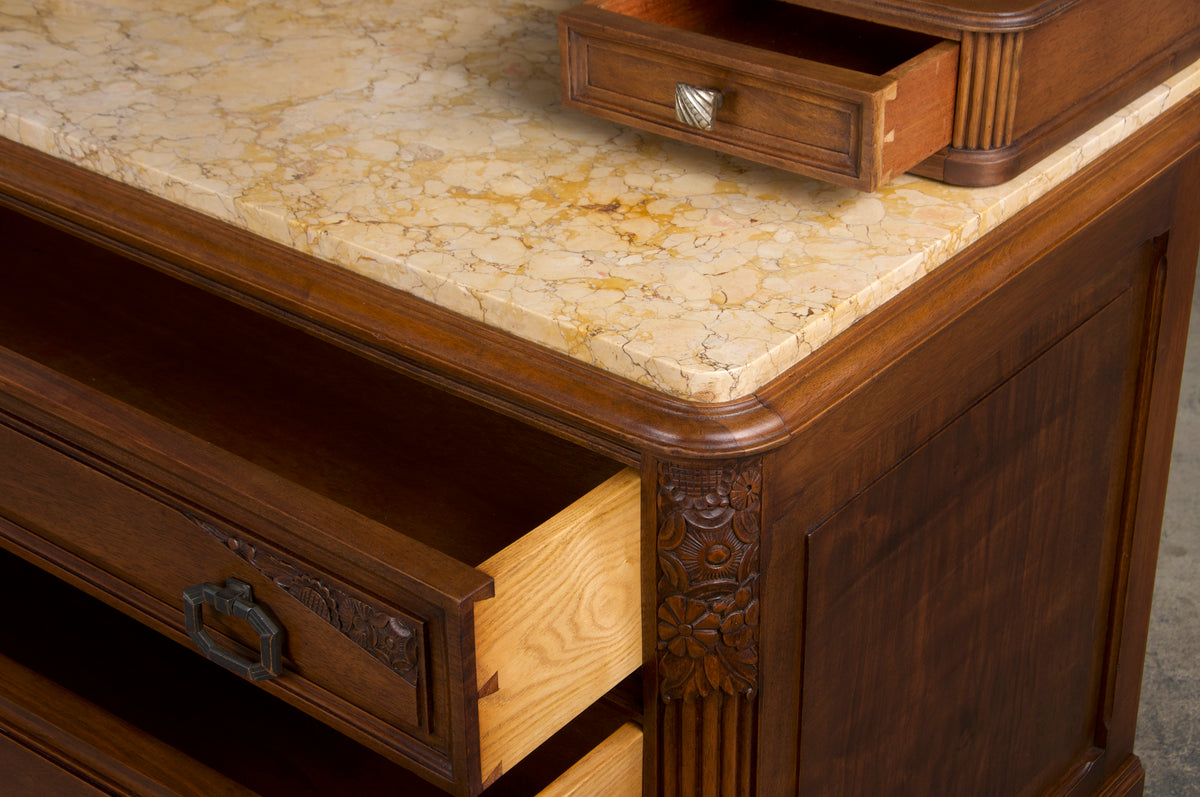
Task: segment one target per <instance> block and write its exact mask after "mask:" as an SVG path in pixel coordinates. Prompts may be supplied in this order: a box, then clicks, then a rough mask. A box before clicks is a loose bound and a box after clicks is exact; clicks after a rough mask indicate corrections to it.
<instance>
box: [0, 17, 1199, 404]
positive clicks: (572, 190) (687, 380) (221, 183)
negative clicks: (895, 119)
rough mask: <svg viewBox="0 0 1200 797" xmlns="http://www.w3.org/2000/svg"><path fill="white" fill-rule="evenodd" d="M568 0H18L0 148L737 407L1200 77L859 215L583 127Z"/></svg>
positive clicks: (747, 169)
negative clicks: (571, 94)
mask: <svg viewBox="0 0 1200 797" xmlns="http://www.w3.org/2000/svg"><path fill="white" fill-rule="evenodd" d="M1006 1H1007V0H1006ZM570 2H571V0H526V1H524V2H522V1H521V0H489V1H488V2H482V3H481V2H477V1H476V0H471V2H467V0H322V1H321V2H315V3H314V2H299V0H268V1H267V2H259V3H214V2H209V1H208V0H164V2H159V3H153V4H147V3H144V2H141V0H106V2H103V3H101V2H89V0H72V2H70V3H62V2H55V1H54V0H9V1H6V2H2V3H0V135H2V136H4V137H6V138H8V139H11V140H14V141H17V142H19V143H22V144H25V145H28V146H30V147H32V148H34V149H38V150H41V151H43V152H46V153H48V154H50V155H53V156H56V157H58V158H61V159H64V160H66V161H70V162H73V163H76V164H78V165H80V166H83V167H85V168H88V169H91V170H94V171H96V172H99V173H102V174H104V175H107V176H109V177H111V178H114V179H116V180H119V181H121V182H123V183H126V184H128V185H131V186H134V187H136V188H139V189H142V190H145V191H147V192H150V193H152V194H156V195H159V196H161V197H164V198H166V199H168V200H170V201H172V202H175V203H178V204H180V205H184V206H187V207H189V208H192V209H195V210H199V211H201V212H204V213H207V214H209V215H212V216H214V217H217V218H219V219H221V220H223V221H225V222H228V223H229V224H231V225H235V226H237V227H241V228H244V229H248V230H250V231H252V232H255V233H258V234H260V235H263V236H265V237H267V238H270V239H273V240H275V241H278V242H280V243H283V244H285V245H287V246H290V247H293V248H295V249H297V250H300V251H302V252H305V253H310V254H311V255H313V256H314V257H316V258H319V259H321V260H324V261H327V262H329V263H332V264H334V265H336V266H338V267H341V268H345V269H349V270H351V271H354V272H358V273H360V274H362V275H365V276H366V277H368V278H370V279H373V280H377V281H379V282H382V283H385V284H387V285H389V286H392V287H394V288H396V289H398V290H401V291H405V292H408V293H411V294H414V295H416V296H418V297H421V298H424V299H427V300H429V301H431V302H433V303H435V304H438V305H441V306H442V307H445V308H447V309H450V310H453V311H455V312H458V313H461V314H463V315H466V316H468V317H470V318H472V319H476V320H478V321H481V322H483V323H485V324H489V325H492V326H494V327H498V328H501V329H504V330H506V331H508V332H511V333H512V334H514V335H517V336H519V337H521V338H524V339H526V340H529V341H532V342H534V343H538V344H542V345H545V346H547V347H549V348H551V349H553V350H557V351H560V352H563V353H565V354H567V355H569V356H571V357H574V358H576V359H579V360H582V361H584V362H588V363H591V364H593V365H595V366H597V367H599V368H602V369H604V370H606V371H609V372H611V373H614V374H617V375H619V376H623V377H627V378H629V379H632V380H635V381H636V382H638V383H641V384H643V385H646V386H649V387H651V388H652V389H655V390H658V391H661V392H663V393H666V394H669V395H672V396H676V397H682V398H686V399H692V400H696V401H703V402H720V401H725V400H730V399H734V398H739V397H742V396H745V395H748V394H750V393H752V392H754V391H755V390H756V389H758V388H759V387H761V386H762V385H763V384H765V383H766V382H768V381H769V380H771V379H772V378H774V377H776V376H778V375H779V374H781V373H782V372H783V371H785V370H786V369H787V368H789V367H790V366H792V365H794V364H795V363H797V362H798V361H799V360H801V359H802V358H803V357H805V356H806V355H808V354H809V353H811V352H812V351H813V350H815V349H816V348H817V347H819V346H821V345H822V344H824V343H826V342H827V341H829V340H830V339H831V338H833V337H834V336H835V335H837V334H838V333H839V332H840V331H842V330H844V329H845V328H847V327H848V326H849V325H850V324H852V323H853V322H854V321H855V320H857V319H858V318H861V317H862V316H863V315H865V314H867V313H869V312H871V311H872V310H873V309H874V308H876V307H878V306H879V305H880V304H882V303H883V302H885V301H887V300H888V299H889V298H891V297H892V296H894V295H895V294H896V293H898V292H899V291H901V290H903V289H904V288H905V287H907V286H908V285H910V284H912V283H913V282H914V281H916V280H917V279H919V278H920V277H921V276H922V275H923V274H925V273H927V272H928V271H930V270H931V269H933V268H936V267H937V266H938V265H940V264H941V263H943V262H944V261H946V260H947V259H948V258H949V257H951V256H952V255H954V254H955V253H956V252H958V251H960V250H962V249H963V248H965V247H966V246H968V245H969V244H970V243H971V242H972V241H974V240H976V239H978V238H979V237H980V236H981V235H983V234H984V233H986V232H987V231H988V230H990V229H993V228H994V227H996V226H997V225H999V224H1000V223H1001V222H1003V221H1004V220H1005V219H1007V218H1009V217H1011V216H1012V215H1013V214H1015V213H1016V212H1018V211H1019V210H1020V209H1021V208H1023V207H1025V206H1027V205H1028V204H1029V203H1031V202H1032V201H1034V200H1035V199H1036V198H1037V197H1039V196H1041V195H1043V194H1044V193H1045V192H1046V191H1048V190H1050V189H1051V188H1052V187H1053V186H1054V185H1056V184H1058V183H1060V182H1061V181H1062V180H1064V179H1066V178H1067V177H1068V176H1069V175H1070V174H1072V173H1074V172H1075V171H1078V170H1079V169H1080V168H1082V166H1083V165H1085V164H1086V163H1088V162H1090V161H1091V160H1093V159H1095V158H1096V157H1097V156H1098V155H1099V154H1101V153H1102V152H1104V151H1105V150H1107V149H1108V148H1110V147H1111V146H1113V145H1114V144H1116V143H1117V142H1118V141H1120V140H1122V139H1123V138H1125V137H1127V136H1129V135H1130V134H1132V133H1133V132H1134V131H1135V130H1137V129H1138V128H1140V127H1141V126H1143V125H1145V124H1146V123H1147V122H1148V121H1150V120H1151V119H1152V118H1154V117H1155V116H1156V115H1158V114H1160V113H1161V112H1162V111H1164V110H1165V109H1166V108H1168V107H1170V106H1171V105H1173V104H1175V103H1177V102H1178V101H1179V100H1181V99H1182V98H1183V97H1185V96H1187V95H1188V94H1190V93H1191V92H1192V91H1194V90H1196V89H1197V88H1200V64H1198V65H1194V66H1193V67H1191V68H1189V69H1185V70H1184V71H1183V72H1181V73H1179V74H1177V75H1176V76H1175V78H1173V79H1172V80H1171V81H1169V82H1168V83H1166V84H1164V85H1162V86H1160V87H1158V88H1157V89H1156V90H1154V91H1153V92H1151V93H1150V94H1148V95H1146V96H1145V97H1143V98H1142V99H1141V100H1139V101H1138V102H1136V103H1134V104H1133V105H1131V106H1129V107H1128V108H1126V109H1125V110H1124V111H1122V112H1121V113H1120V114H1118V115H1116V116H1114V117H1112V118H1110V119H1109V120H1107V121H1106V122H1105V123H1103V124H1102V125H1100V126H1098V127H1097V128H1095V129H1093V130H1092V131H1091V132H1089V133H1088V134H1086V135H1085V136H1083V137H1081V138H1080V139H1078V140H1076V141H1075V142H1074V143H1072V144H1071V145H1069V146H1067V147H1065V148H1064V149H1062V150H1060V151H1059V152H1057V153H1055V154H1054V155H1053V156H1051V157H1050V158H1048V159H1047V160H1046V161H1044V162H1043V163H1042V164H1040V165H1039V166H1038V167H1035V168H1033V169H1030V170H1029V171H1028V172H1026V173H1025V174H1024V175H1022V176H1021V177H1020V178H1018V179H1017V180H1015V181H1013V182H1010V183H1007V184H1004V185H1001V186H996V187H993V188H987V189H962V188H954V187H949V186H946V185H942V184H938V183H934V182H930V181H927V180H923V179H919V178H915V177H908V176H906V177H902V178H900V179H898V180H896V181H895V182H894V183H892V184H891V185H889V186H887V187H886V188H884V189H882V190H881V191H879V192H877V193H875V194H861V193H858V192H855V191H852V190H847V189H840V188H836V187H833V186H830V185H827V184H823V183H820V182H816V181H813V180H809V179H805V178H800V177H796V176H794V175H789V174H786V173H783V172H780V171H776V170H773V169H771V168H769V167H759V166H754V165H752V164H749V163H746V162H743V161H739V160H736V159H733V158H728V157H725V156H721V155H717V154H714V153H711V152H708V151H705V150H701V149H698V148H693V147H690V146H687V145H683V144H675V143H672V142H669V141H666V140H664V139H660V138H657V137H655V136H652V135H643V134H640V133H635V132H631V131H629V130H626V129H622V128H620V127H617V126H615V125H612V124H609V123H607V122H603V121H599V120H596V119H591V118H588V117H585V116H583V115H581V114H578V113H575V112H571V111H566V110H564V109H563V108H562V107H561V104H560V102H559V88H558V49H557V41H556V30H555V18H556V15H557V13H558V12H559V11H561V10H562V9H563V8H565V7H566V6H567V4H569V3H570ZM956 2H958V3H959V4H961V5H964V6H975V5H981V4H983V0H956ZM1012 2H1014V3H1015V2H1016V0H1012Z"/></svg>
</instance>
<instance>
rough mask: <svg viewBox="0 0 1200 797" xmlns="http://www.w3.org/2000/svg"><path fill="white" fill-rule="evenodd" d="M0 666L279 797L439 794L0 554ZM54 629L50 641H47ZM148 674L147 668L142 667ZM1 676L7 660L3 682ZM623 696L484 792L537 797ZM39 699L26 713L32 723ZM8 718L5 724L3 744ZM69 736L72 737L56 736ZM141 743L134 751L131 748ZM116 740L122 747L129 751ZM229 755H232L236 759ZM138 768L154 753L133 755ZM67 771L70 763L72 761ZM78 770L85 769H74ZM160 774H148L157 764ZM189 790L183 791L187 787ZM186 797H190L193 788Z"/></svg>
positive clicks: (611, 720)
mask: <svg viewBox="0 0 1200 797" xmlns="http://www.w3.org/2000/svg"><path fill="white" fill-rule="evenodd" d="M0 584H2V585H3V586H2V587H0V594H2V595H3V596H4V599H5V600H6V602H7V603H8V605H10V606H36V607H37V610H36V611H11V612H7V613H6V616H5V621H4V622H3V623H0V657H7V658H8V659H9V660H11V661H12V662H15V664H16V666H18V667H20V668H23V669H26V670H31V671H33V672H36V673H38V675H39V676H40V678H42V679H48V680H49V681H51V682H53V683H54V684H56V685H57V687H58V688H60V689H65V690H67V691H69V692H70V693H71V694H73V695H75V696H76V698H77V699H78V701H79V703H78V707H79V711H80V715H79V717H78V720H79V727H80V728H81V729H84V730H87V728H88V725H89V721H90V720H91V717H93V716H97V715H103V716H104V717H105V718H106V725H107V726H108V727H111V726H112V725H114V724H127V725H128V726H131V727H132V728H134V729H136V730H137V732H138V733H146V734H149V735H151V736H153V737H154V738H155V739H156V740H158V741H159V742H161V743H162V744H163V745H165V746H169V747H170V748H173V749H174V750H176V751H178V752H179V754H181V755H183V756H186V757H188V758H190V759H191V760H193V761H195V762H198V763H199V766H200V767H201V768H203V767H207V768H209V769H211V770H214V771H216V772H218V773H220V775H222V776H224V777H225V778H228V779H230V780H232V781H233V782H236V783H237V784H240V785H242V786H244V787H245V788H247V789H249V790H251V791H253V792H255V793H258V794H261V795H264V797H271V796H272V795H288V796H289V797H292V796H295V797H300V796H301V795H314V797H315V796H316V795H321V797H337V795H363V794H404V795H409V796H410V797H425V796H428V797H432V795H439V794H443V792H442V791H440V790H438V789H437V788H436V787H434V786H431V785H429V784H427V783H425V782H424V781H422V780H420V779H419V778H417V777H416V776H415V775H413V774H411V773H409V772H407V771H406V770H404V769H401V768H400V767H398V766H396V765H395V764H393V763H391V762H389V761H388V760H386V759H384V758H383V757H381V756H379V755H377V754H376V753H374V752H372V751H370V750H368V749H366V748H365V747H361V746H359V745H357V744H355V743H354V742H352V741H351V740H350V739H348V738H346V737H343V736H341V735H340V734H338V733H336V732H335V731H333V730H331V729H329V728H328V727H326V726H324V725H322V724H321V723H320V722H318V721H316V720H314V719H311V718H310V717H308V716H307V715H305V714H303V713H301V712H299V711H297V710H296V709H294V708H292V707H290V706H288V705H287V704H285V703H283V702H281V701H279V700H276V699H274V698H272V697H271V696H270V695H268V694H266V693H264V692H262V691H261V690H259V689H256V688H255V687H254V686H252V685H251V684H249V683H247V682H245V681H243V680H241V679H239V678H237V677H236V676H234V675H232V674H230V673H227V672H225V671H224V670H221V669H219V668H216V667H212V666H211V665H210V664H209V663H208V662H206V661H204V660H203V659H202V658H201V657H199V656H198V655H196V654H194V653H192V652H190V651H189V650H188V649H186V648H184V647H181V646H179V645H176V644H174V643H173V642H171V641H169V640H167V639H166V638H165V637H161V636H159V635H158V634H156V633H154V632H152V631H150V630H149V629H147V628H145V627H144V626H142V625H141V624H139V623H137V622H135V621H133V620H131V619H129V618H127V617H125V616H124V615H123V614H121V613H119V612H117V611H116V610H114V609H111V608H109V607H108V606H106V605H104V604H102V603H100V602H99V601H97V600H95V599H93V598H90V597H89V596H87V595H85V594H83V593H82V592H79V591H77V590H75V589H73V588H72V587H70V586H68V585H67V584H65V583H63V582H61V581H59V580H58V579H56V578H54V577H52V576H50V575H49V574H47V573H44V572H42V571H40V570H38V569H37V568H35V567H33V566H32V565H29V564H28V563H26V562H24V561H22V560H20V559H18V558H17V557H15V556H13V555H12V554H10V553H8V552H6V551H3V550H0ZM48 623H49V624H50V625H51V626H52V627H53V631H54V632H53V633H51V632H48ZM148 662H149V663H153V666H146V664H147V663H148ZM6 666H12V665H9V664H6V663H5V662H4V661H3V658H0V677H3V675H4V672H5V670H4V667H6ZM629 692H630V689H629V688H627V686H623V687H622V688H621V689H620V690H616V691H615V692H614V695H613V696H611V697H610V698H609V699H605V700H601V701H599V702H598V703H596V704H595V705H594V706H592V707H591V708H590V709H589V710H588V711H586V712H584V714H582V715H580V716H579V717H578V718H577V719H576V720H575V721H573V722H572V723H571V724H570V725H568V726H567V727H566V728H564V729H563V730H561V731H559V732H558V733H557V734H555V736H553V737H552V738H551V739H550V740H549V741H548V742H546V743H545V744H544V745H543V746H542V747H541V748H539V749H538V750H537V751H535V752H534V753H533V754H532V755H530V756H529V757H527V758H526V759H525V760H524V761H522V763H521V764H519V765H517V766H516V767H514V768H512V769H511V770H509V771H508V772H506V773H505V775H504V776H503V777H502V778H501V779H500V780H498V781H497V782H496V783H495V784H493V785H492V786H491V787H490V788H489V789H488V791H487V794H488V795H489V797H506V796H513V795H526V796H527V795H531V794H536V793H538V792H539V791H541V790H542V789H543V788H545V787H546V786H547V785H548V784H549V783H550V782H551V781H552V780H553V779H554V778H555V777H557V776H558V774H559V773H561V772H562V771H563V769H565V768H566V766H567V765H569V764H570V763H571V762H573V761H576V760H577V759H579V758H580V757H582V756H583V755H584V754H586V753H587V752H588V751H590V750H592V749H593V748H595V747H596V746H597V745H598V744H600V743H601V742H602V741H603V740H604V739H606V738H607V737H608V736H609V735H611V734H612V733H613V732H614V731H615V730H616V729H617V728H618V727H620V725H621V724H622V723H623V722H625V721H627V720H628V718H629V717H631V716H633V709H632V707H631V706H630V705H629V704H628V699H627V698H626V697H625V695H626V694H627V693H629ZM37 698H38V696H37V695H30V696H29V701H28V704H27V705H26V706H25V707H24V708H26V709H27V710H29V711H32V712H37V711H38V710H39V706H38V699H37ZM5 721H6V720H5V718H4V717H3V716H2V714H0V732H3V727H2V726H3V724H4V723H5ZM61 730H62V731H64V732H66V733H70V732H71V731H72V729H71V728H61ZM136 738H137V737H135V736H133V735H131V736H130V738H129V740H128V742H129V744H131V745H132V744H133V743H134V741H136ZM122 741H123V740H121V739H117V740H115V742H116V746H117V747H122ZM231 751H233V753H234V754H231ZM128 752H129V753H130V755H129V761H128V762H127V763H129V764H130V765H131V766H136V765H137V764H138V761H139V755H141V756H145V755H147V754H149V751H147V750H141V751H140V752H139V750H129V751H128ZM68 759H70V756H69V755H68ZM76 760H84V761H86V760H88V759H87V758H77V759H76ZM152 763H153V762H151V764H152ZM185 786H186V784H185ZM181 793H187V792H186V788H185V789H184V790H183V791H182V792H181Z"/></svg>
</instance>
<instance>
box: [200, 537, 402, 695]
mask: <svg viewBox="0 0 1200 797" xmlns="http://www.w3.org/2000/svg"><path fill="white" fill-rule="evenodd" d="M192 520H193V522H195V523H196V525H198V526H199V527H200V528H201V529H203V530H204V531H205V532H206V533H208V534H209V535H210V536H212V537H215V538H216V539H217V540H219V541H220V542H221V544H223V545H224V546H225V547H226V548H228V549H229V550H230V551H232V552H233V553H235V554H237V555H238V556H240V557H241V558H242V559H243V560H244V561H245V562H246V563H247V564H249V565H250V566H251V567H253V568H254V569H255V570H257V571H258V572H260V573H262V574H263V575H264V576H266V577H267V578H269V579H271V581H272V582H274V584H275V586H277V587H279V588H280V589H282V590H283V591H284V592H286V593H288V594H289V595H291V596H292V597H293V598H295V599H296V600H298V601H300V603H302V604H304V606H306V607H307V608H308V609H309V610H310V611H312V612H313V613H314V614H316V615H317V616H318V617H320V618H321V619H322V620H324V621H325V622H327V623H329V624H330V625H332V626H333V627H334V628H336V629H337V630H338V631H340V632H341V633H342V634H344V635H345V636H347V637H349V639H350V640H351V641H353V642H354V643H355V644H356V645H358V646H359V647H361V648H362V649H363V650H365V651H366V652H367V653H369V654H370V655H371V656H373V657H374V658H376V659H378V660H379V661H381V662H382V663H384V664H385V665H387V666H388V667H390V668H391V669H392V670H393V671H395V672H396V673H397V674H398V675H399V676H400V677H401V678H403V679H404V680H405V682H407V683H408V684H409V685H411V686H414V687H415V686H417V681H418V679H419V674H420V658H421V639H420V628H419V626H418V625H417V624H415V623H414V622H413V621H410V620H408V619H407V618H403V617H396V616H393V615H391V614H389V613H387V612H385V611H383V610H382V609H379V608H378V607H376V606H372V605H371V604H369V603H367V602H366V601H364V600H362V599H361V598H358V597H356V596H354V595H352V594H350V592H348V591H347V590H345V589H343V588H341V587H338V586H335V585H332V584H330V583H329V582H327V581H325V580H324V579H322V578H320V577H319V576H317V575H315V574H313V573H309V572H307V571H305V570H304V569H303V568H301V567H300V566H299V565H297V564H295V563H293V562H289V561H287V560H286V559H284V558H283V557H281V556H279V555H277V554H275V553H271V552H269V551H266V550H263V549H262V548H260V547H258V546H256V545H255V544H253V543H251V542H249V541H248V540H244V539H240V538H238V537H235V536H234V535H233V534H230V533H229V532H227V531H225V530H223V529H220V528H218V527H216V526H214V525H212V524H210V523H205V522H204V521H202V520H199V519H197V518H192Z"/></svg>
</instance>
